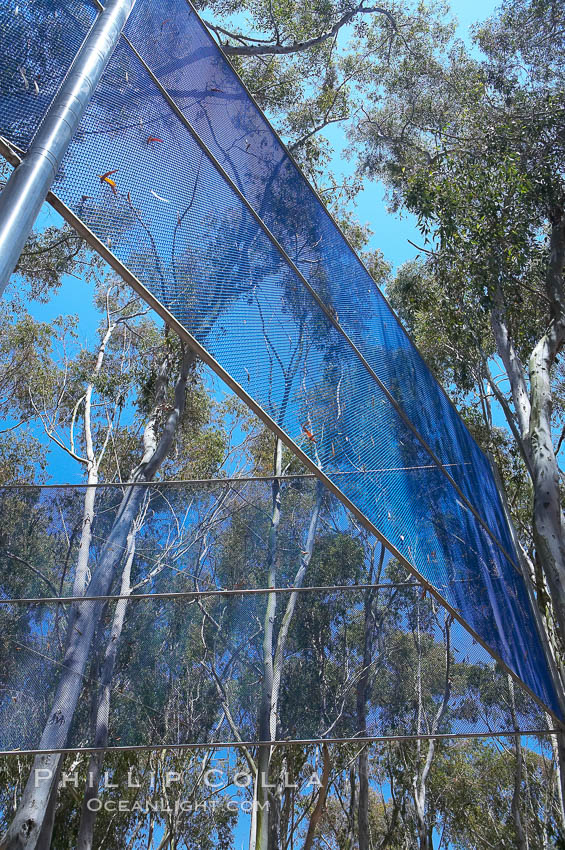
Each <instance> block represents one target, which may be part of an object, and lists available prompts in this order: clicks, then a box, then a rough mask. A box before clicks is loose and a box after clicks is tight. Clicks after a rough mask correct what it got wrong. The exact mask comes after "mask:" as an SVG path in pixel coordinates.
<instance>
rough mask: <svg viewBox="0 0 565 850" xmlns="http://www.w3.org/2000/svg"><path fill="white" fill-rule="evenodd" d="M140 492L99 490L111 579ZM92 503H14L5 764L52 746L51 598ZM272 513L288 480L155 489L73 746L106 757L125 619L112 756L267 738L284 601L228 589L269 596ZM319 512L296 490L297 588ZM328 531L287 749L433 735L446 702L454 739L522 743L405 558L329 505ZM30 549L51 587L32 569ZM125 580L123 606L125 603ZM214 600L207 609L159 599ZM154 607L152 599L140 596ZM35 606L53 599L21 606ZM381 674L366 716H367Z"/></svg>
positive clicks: (96, 538) (324, 530) (3, 660)
mask: <svg viewBox="0 0 565 850" xmlns="http://www.w3.org/2000/svg"><path fill="white" fill-rule="evenodd" d="M124 490H125V488H122V487H115V486H99V487H98V488H97V492H96V503H95V518H94V522H93V525H92V530H93V540H92V547H91V565H92V569H93V570H95V569H96V564H97V561H98V558H99V556H100V552H101V550H102V547H103V546H104V543H105V542H106V540H107V539H108V535H109V532H110V529H111V528H112V525H113V522H114V520H115V516H116V511H117V507H118V505H119V503H120V501H121V499H122V495H123V492H124ZM84 494H85V489H84V487H80V486H74V487H70V486H68V487H61V488H58V487H55V488H41V487H37V488H19V487H13V488H5V489H2V488H0V508H1V510H2V517H3V535H4V540H5V541H8V542H7V543H6V544H5V545H4V546H3V547H2V548H1V549H0V567H1V569H0V600H11V602H10V603H6V602H5V603H4V604H0V624H1V626H2V629H1V637H0V750H13V749H20V750H26V749H35V748H37V747H38V743H39V740H40V738H41V733H42V730H43V728H44V725H45V721H46V719H47V717H48V716H49V712H50V710H51V706H52V704H53V695H54V692H55V689H56V687H57V685H58V682H59V679H60V676H61V675H62V673H63V672H64V669H65V656H64V644H65V633H66V627H67V623H68V617H69V611H70V608H71V606H70V605H69V604H65V605H61V604H58V603H56V602H53V601H49V597H50V596H53V595H55V593H56V594H59V593H62V594H63V595H66V596H68V595H70V594H72V586H73V579H74V564H75V561H76V554H77V549H78V546H79V540H80V534H78V533H76V531H77V529H80V528H81V526H82V505H83V501H84ZM271 499H272V496H271V482H270V481H245V482H235V481H232V482H221V481H218V482H215V483H213V484H202V483H199V482H194V483H183V484H180V483H179V484H160V485H152V486H150V487H147V488H146V497H145V501H144V517H145V519H144V521H143V523H142V524H141V529H140V530H139V532H138V533H137V536H136V547H135V557H134V559H133V562H132V566H131V576H130V579H131V580H130V587H131V588H132V590H131V593H132V597H133V598H132V597H130V601H129V602H124V601H122V602H116V601H110V602H109V603H108V606H107V608H106V609H105V611H104V614H103V616H102V620H101V625H100V627H99V628H98V631H97V637H96V641H95V647H94V649H93V652H92V658H91V663H90V664H89V665H87V666H86V667H85V670H84V673H83V676H82V678H83V689H82V698H81V700H80V701H79V705H78V709H77V712H76V714H75V717H74V721H73V726H72V730H71V733H70V736H69V737H68V738H66V737H65V735H64V734H63V733H62V732H61V735H60V738H59V740H58V742H57V744H58V745H59V746H67V747H70V748H77V749H79V748H81V747H85V746H92V745H93V743H94V732H93V730H92V728H91V718H90V707H91V705H92V699H93V698H94V695H95V693H96V691H97V688H98V685H99V683H98V676H99V675H100V669H101V666H102V659H103V656H104V653H105V651H106V648H107V647H109V646H112V645H113V640H112V639H111V637H110V634H111V630H112V627H113V624H114V620H115V615H116V609H117V607H118V606H119V605H122V606H125V618H124V625H123V629H122V631H121V633H120V635H119V638H118V639H117V643H118V652H117V657H116V661H115V666H114V669H113V672H112V677H111V700H110V717H109V730H110V738H109V742H108V744H109V746H135V745H140V744H141V745H159V744H185V743H188V744H203V745H206V744H209V743H219V742H232V743H233V742H234V741H235V740H236V737H235V730H237V734H238V735H239V737H240V738H241V739H242V740H245V741H250V742H252V741H256V740H257V731H258V730H257V727H258V722H257V720H258V718H257V712H258V708H259V706H260V705H261V679H262V668H263V623H264V620H265V614H266V602H267V593H266V592H265V591H264V590H263V592H260V593H257V594H242V593H235V594H233V595H229V594H225V592H224V593H223V594H222V593H221V591H225V589H230V588H231V589H234V588H236V589H237V588H240V587H241V586H244V587H245V588H258V589H260V588H265V587H266V585H267V584H268V577H267V575H268V573H267V539H268V536H269V527H270V517H271V511H272V503H271ZM315 500H316V488H315V485H314V482H313V481H312V479H304V478H295V479H286V480H285V481H284V482H283V483H282V489H281V525H280V528H279V533H278V536H279V558H278V565H277V567H278V568H277V573H278V575H277V581H278V584H279V586H280V587H281V588H289V587H293V586H294V585H295V577H296V573H297V570H298V568H299V565H300V563H301V555H302V552H301V550H302V548H303V546H304V541H305V540H306V538H307V534H308V525H309V521H310V516H311V513H312V509H313V506H314V503H315ZM321 519H322V521H321V522H320V523H319V526H318V533H317V535H316V539H315V543H314V547H313V551H312V558H311V560H310V562H309V565H308V569H307V573H306V579H305V585H304V586H305V587H306V588H312V589H311V590H305V591H302V592H301V593H299V594H298V595H297V599H296V608H295V611H294V615H293V616H292V618H291V620H290V628H289V631H288V637H287V640H286V644H285V649H284V651H283V652H282V654H281V656H280V657H281V659H282V663H280V664H278V663H276V662H275V675H277V674H280V689H281V690H280V700H279V704H278V713H277V729H276V738H277V740H288V739H293V740H296V739H299V740H300V739H302V740H312V739H318V738H320V737H322V736H323V737H326V738H351V737H363V736H370V737H387V736H392V735H399V736H413V735H418V734H429V733H430V732H431V731H432V728H433V723H434V718H435V717H436V716H437V713H438V710H439V708H440V707H441V705H442V703H443V701H444V700H446V710H445V713H444V714H443V716H442V720H441V724H440V726H439V727H438V728H437V729H436V730H435V731H436V733H438V734H456V735H457V734H469V733H476V734H484V733H489V732H493V733H495V732H509V731H510V732H511V731H512V730H513V729H514V728H515V727H514V719H513V717H512V710H511V709H512V703H511V697H510V692H509V686H508V678H507V675H506V674H505V673H504V671H502V670H501V669H500V667H499V666H498V665H497V664H495V663H494V662H493V660H492V658H490V656H489V655H488V653H487V652H486V651H485V650H484V649H483V648H482V647H481V646H480V645H479V644H477V643H476V642H475V641H473V640H472V638H471V637H470V635H469V634H468V633H467V632H466V631H465V630H464V629H463V628H462V627H461V626H460V625H459V624H458V623H457V622H450V620H449V618H446V614H445V611H444V610H443V609H442V608H441V607H440V606H437V605H435V604H434V603H433V602H432V600H430V598H429V596H425V595H423V594H422V592H421V588H420V587H419V586H418V585H417V584H415V583H414V581H413V579H411V577H410V576H409V574H408V573H407V571H406V570H405V569H404V568H402V567H401V566H400V565H399V564H398V563H396V562H395V561H394V560H393V559H390V560H388V562H387V559H386V558H385V559H383V561H382V562H381V560H380V554H381V552H380V545H379V544H378V543H377V541H376V540H375V539H374V538H372V537H371V536H370V535H368V534H366V533H364V532H361V531H359V529H358V528H355V527H354V526H353V524H352V523H351V520H350V517H349V516H348V514H347V512H346V511H345V510H343V508H342V507H341V506H340V504H339V503H338V502H337V500H336V499H335V497H332V496H330V495H329V493H326V494H325V496H324V501H323V505H322V511H321ZM204 535H205V536H206V546H205V547H203V546H202V545H200V543H201V541H202V539H203V537H204ZM12 549H16V551H17V552H18V553H20V557H23V558H25V560H26V561H28V562H29V563H32V564H34V565H35V567H36V570H37V572H35V573H33V572H31V571H26V570H24V569H22V565H21V564H19V563H17V562H16V561H14V559H13V556H14V553H13V552H12ZM123 564H124V561H122V568H123ZM120 572H121V569H120V570H117V571H116V577H115V581H114V584H113V586H112V594H117V593H119V592H120V591H121V590H122V589H123V588H122V579H121V576H120ZM47 580H48V581H49V582H51V587H50V586H49V585H48V584H47ZM366 582H369V586H368V587H367V586H365V587H364V588H363V589H361V588H360V586H359V585H362V584H364V583H366ZM328 585H334V586H335V585H339V586H341V585H348V587H347V588H346V589H340V590H336V589H332V588H330V587H327V586H328ZM324 586H326V587H327V589H325V588H324ZM314 588H315V589H314ZM211 590H213V591H215V593H214V594H213V595H207V596H202V597H195V596H194V595H193V596H190V595H183V596H180V597H176V598H173V599H171V598H170V597H168V598H167V597H165V598H162V597H160V596H158V594H163V593H171V592H173V593H184V594H190V593H191V592H192V593H194V591H211ZM218 591H220V593H218ZM141 594H148V597H147V598H137V599H135V597H136V596H139V595H141ZM30 596H32V597H35V598H36V599H37V601H36V602H34V603H31V604H30V603H29V602H25V603H22V602H19V603H18V602H17V601H16V600H17V599H20V600H21V599H22V598H24V597H27V598H29V597H30ZM289 599H290V592H289V591H288V590H284V591H281V592H279V593H277V595H276V600H277V604H276V614H275V623H274V643H275V646H276V645H277V642H278V639H279V636H280V634H281V625H282V619H283V615H284V614H285V611H286V609H287V605H288V602H289ZM118 613H119V612H118ZM113 634H115V632H114V633H113ZM365 635H368V636H369V639H370V661H369V663H368V664H367V665H366V663H365V660H364V641H365ZM114 640H115V638H114ZM448 657H449V668H447V663H448V662H447V659H448ZM364 675H365V676H366V679H365V684H366V687H367V691H366V712H365V715H366V717H365V719H364V718H363V716H361V715H359V713H358V703H357V697H358V689H359V683H360V682H363V678H364ZM298 681H299V682H300V687H297V686H296V684H297V682H298ZM420 693H421V705H420V703H419V697H418V694H420ZM419 706H420V708H421V712H419V710H418V709H419ZM226 709H227V710H226ZM516 712H517V717H516V720H517V723H518V725H519V728H520V729H522V730H524V731H540V732H543V731H544V730H545V729H546V728H547V726H546V723H547V720H546V716H545V714H544V712H543V710H542V709H540V708H539V706H538V705H536V703H535V702H534V700H533V699H532V698H531V697H529V696H528V695H527V694H525V693H524V692H522V691H521V690H520V689H518V688H516ZM228 715H229V717H230V718H231V721H228Z"/></svg>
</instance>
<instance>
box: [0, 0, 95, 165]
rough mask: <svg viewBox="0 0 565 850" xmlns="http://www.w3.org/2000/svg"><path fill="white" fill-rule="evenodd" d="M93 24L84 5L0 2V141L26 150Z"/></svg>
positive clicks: (79, 0) (71, 0) (65, 0)
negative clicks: (5, 138) (0, 52)
mask: <svg viewBox="0 0 565 850" xmlns="http://www.w3.org/2000/svg"><path fill="white" fill-rule="evenodd" d="M95 19H96V8H95V5H94V3H89V2H84V0H60V2H57V3H52V2H50V0H23V2H22V0H18V2H15V0H2V3H1V4H0V44H1V45H2V59H1V61H0V97H1V101H2V107H1V109H0V135H3V136H6V137H7V138H9V139H10V141H11V142H13V143H14V144H16V145H18V146H19V147H21V148H24V149H26V148H27V147H28V145H29V143H30V141H31V138H32V136H33V134H34V133H35V131H36V129H37V127H38V125H39V123H40V121H41V118H42V117H43V115H44V114H45V111H46V109H47V108H48V106H49V104H50V103H51V101H52V99H53V97H54V95H55V94H56V92H57V89H58V88H59V86H60V84H61V83H62V81H63V79H64V77H65V74H66V73H67V71H68V69H69V67H70V65H71V62H72V61H73V59H74V57H75V55H76V53H77V51H78V49H79V47H80V45H81V44H82V41H83V39H84V37H85V35H86V33H87V32H88V30H89V28H90V27H91V26H92V24H93V23H94V21H95Z"/></svg>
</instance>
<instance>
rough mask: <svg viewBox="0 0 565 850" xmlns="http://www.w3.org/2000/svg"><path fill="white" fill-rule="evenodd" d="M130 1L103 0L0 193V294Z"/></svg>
mask: <svg viewBox="0 0 565 850" xmlns="http://www.w3.org/2000/svg"><path fill="white" fill-rule="evenodd" d="M134 2H135V0H108V3H107V5H106V7H105V8H104V10H103V11H102V12H100V14H99V15H98V17H97V19H96V21H95V22H94V24H93V25H92V28H91V30H90V32H89V33H88V35H87V37H86V38H85V40H84V42H83V43H82V46H81V48H80V50H79V52H78V53H77V55H76V57H75V59H74V61H73V64H72V66H71V68H70V70H69V73H68V75H67V77H66V79H65V81H64V82H63V85H62V86H61V89H60V90H59V92H58V93H57V95H56V96H55V98H54V100H53V102H52V104H51V106H50V107H49V109H48V110H47V112H46V114H45V117H44V119H43V121H42V123H41V126H40V127H39V130H38V131H37V133H36V135H35V137H34V138H33V140H32V143H31V145H30V148H29V151H28V153H27V154H26V156H25V158H24V159H23V160H22V162H21V164H20V165H19V166H18V167H17V168H16V169H15V171H13V172H12V174H11V175H10V179H9V180H8V182H7V183H6V185H5V187H4V189H3V191H2V194H1V195H0V295H2V293H3V292H4V289H5V288H6V285H7V283H8V281H9V279H10V275H11V274H12V272H13V271H14V269H15V267H16V264H17V262H18V260H19V257H20V254H21V252H22V249H23V247H24V244H25V242H26V239H27V238H28V236H29V234H30V232H31V229H32V227H33V225H34V223H35V219H36V218H37V215H38V213H39V210H40V209H41V205H42V203H43V201H44V200H45V198H46V196H47V192H48V191H49V188H50V186H51V184H52V182H53V180H54V179H55V176H56V174H57V171H58V170H59V166H60V165H61V161H62V159H63V156H64V155H65V152H66V150H67V148H68V146H69V144H70V142H71V139H72V138H73V136H74V134H75V133H76V131H77V129H78V126H79V123H80V120H81V118H82V116H83V114H84V112H85V110H86V107H87V106H88V103H89V101H90V99H91V97H92V95H93V93H94V90H95V89H96V86H97V85H98V83H99V81H100V78H101V76H102V74H103V72H104V69H105V68H106V65H107V64H108V61H109V60H110V57H111V56H112V53H113V51H114V48H115V47H116V45H117V43H118V40H119V38H120V34H121V32H122V30H123V28H124V25H125V23H126V21H127V19H128V15H129V13H130V12H131V10H132V8H133V4H134Z"/></svg>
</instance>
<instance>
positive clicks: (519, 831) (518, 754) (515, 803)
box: [507, 676, 529, 850]
mask: <svg viewBox="0 0 565 850" xmlns="http://www.w3.org/2000/svg"><path fill="white" fill-rule="evenodd" d="M507 679H508V691H509V693H510V714H511V717H512V726H513V728H514V731H515V732H516V735H515V737H514V753H515V767H514V788H513V791H512V806H511V809H512V820H513V822H514V829H515V830H516V850H529V845H528V838H527V835H526V833H525V831H524V826H523V824H522V815H521V811H520V809H521V805H520V803H521V799H522V744H521V741H520V734H519V733H520V727H519V726H518V719H517V717H516V701H515V698H514V682H513V680H512V676H508V677H507Z"/></svg>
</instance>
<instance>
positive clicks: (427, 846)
mask: <svg viewBox="0 0 565 850" xmlns="http://www.w3.org/2000/svg"><path fill="white" fill-rule="evenodd" d="M451 622H452V621H451V617H450V616H449V615H447V614H446V617H445V624H444V638H445V685H444V690H443V699H442V701H441V705H440V706H439V708H438V710H437V712H436V715H435V717H434V719H433V722H432V725H431V729H430V734H431V735H432V736H433V735H435V734H436V733H437V731H438V729H439V727H440V725H441V721H442V720H443V717H444V715H445V712H446V710H447V706H448V703H449V698H450V696H451ZM418 656H419V657H418V716H419V720H418V733H419V734H421V732H422V722H421V718H422V715H423V704H422V663H421V639H420V628H419V616H418ZM419 750H420V741H418V751H419ZM435 750H436V741H435V738H433V737H431V738H430V739H429V741H428V750H427V753H426V758H425V761H424V763H423V765H421V764H419V765H418V772H417V774H416V776H415V777H414V780H413V788H414V804H415V808H416V818H417V822H418V840H419V847H420V850H432V848H433V845H432V838H431V836H432V833H433V828H432V826H431V825H428V823H427V820H428V818H427V808H428V805H427V786H428V777H429V774H430V770H431V768H432V763H433V760H434V756H435Z"/></svg>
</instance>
